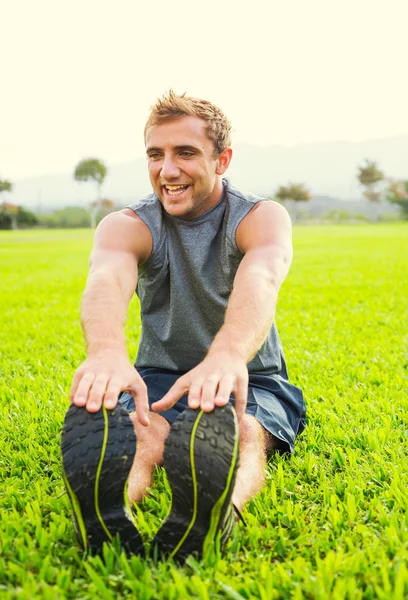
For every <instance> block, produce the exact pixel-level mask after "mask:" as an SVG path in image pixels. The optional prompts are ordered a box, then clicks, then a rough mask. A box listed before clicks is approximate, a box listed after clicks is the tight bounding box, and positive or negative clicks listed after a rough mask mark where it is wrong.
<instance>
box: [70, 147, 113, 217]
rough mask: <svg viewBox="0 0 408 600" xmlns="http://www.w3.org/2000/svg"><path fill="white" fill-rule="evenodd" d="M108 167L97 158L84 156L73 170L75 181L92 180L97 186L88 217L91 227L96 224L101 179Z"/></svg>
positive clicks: (102, 179) (99, 203)
mask: <svg viewBox="0 0 408 600" xmlns="http://www.w3.org/2000/svg"><path fill="white" fill-rule="evenodd" d="M107 172H108V169H107V167H106V165H105V164H104V163H103V162H102V161H101V160H99V159H98V158H86V159H85V160H81V161H80V162H79V163H78V164H77V166H76V167H75V171H74V179H75V180H76V181H89V180H91V181H93V182H95V183H96V186H97V198H96V200H95V202H93V203H92V205H91V210H90V218H91V228H92V229H95V226H96V215H97V213H98V211H99V209H100V206H101V201H102V196H101V189H102V184H103V181H104V179H105V177H106V174H107Z"/></svg>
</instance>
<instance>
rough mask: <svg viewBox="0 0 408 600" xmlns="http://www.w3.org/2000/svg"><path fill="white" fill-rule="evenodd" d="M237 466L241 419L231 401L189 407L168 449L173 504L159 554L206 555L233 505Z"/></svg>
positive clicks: (177, 422) (172, 432) (166, 465)
mask: <svg viewBox="0 0 408 600" xmlns="http://www.w3.org/2000/svg"><path fill="white" fill-rule="evenodd" d="M238 465H239V435H238V422H237V417H236V414H235V410H234V409H233V407H232V406H231V405H230V404H228V405H227V406H224V407H218V408H215V410H214V411H212V412H211V413H205V412H203V411H202V410H193V409H190V408H187V409H186V410H185V411H183V412H182V413H181V415H180V416H179V417H178V418H177V419H176V420H175V421H174V423H173V425H172V428H171V430H170V434H169V436H168V438H167V440H166V443H165V450H164V468H165V470H166V473H167V478H168V480H169V484H170V487H171V491H172V506H171V509H170V513H169V516H168V518H167V520H166V521H165V523H164V524H163V526H162V527H161V528H160V530H159V531H158V533H157V535H156V537H155V539H154V542H153V548H154V547H155V546H156V548H157V550H156V551H157V554H158V555H159V556H162V557H165V558H174V559H176V560H185V559H186V558H187V556H189V555H190V554H193V553H198V554H199V555H200V556H206V555H207V553H208V552H209V551H210V549H211V548H212V547H213V545H214V541H215V539H216V535H217V533H218V531H219V530H220V523H222V522H223V518H224V516H225V514H226V511H227V509H228V507H230V501H231V495H232V492H233V489H234V484H235V478H236V472H237V468H238Z"/></svg>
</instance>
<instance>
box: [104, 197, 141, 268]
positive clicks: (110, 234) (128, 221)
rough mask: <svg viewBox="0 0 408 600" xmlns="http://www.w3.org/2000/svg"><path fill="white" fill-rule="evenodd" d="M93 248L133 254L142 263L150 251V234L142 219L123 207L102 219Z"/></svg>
mask: <svg viewBox="0 0 408 600" xmlns="http://www.w3.org/2000/svg"><path fill="white" fill-rule="evenodd" d="M94 249H103V250H105V251H112V252H118V253H119V252H122V253H128V254H133V255H134V256H135V257H136V258H137V259H138V261H139V262H141V263H143V262H145V261H146V260H147V259H148V258H149V256H150V254H151V251H152V235H151V233H150V229H149V228H148V227H147V225H146V224H145V223H144V222H143V220H142V219H141V218H140V217H139V216H138V215H137V214H136V213H135V212H134V211H133V210H132V209H130V208H125V209H123V210H120V211H116V212H113V213H110V214H109V215H107V216H106V217H104V218H103V219H102V221H101V222H100V223H99V225H98V227H97V229H96V233H95V243H94Z"/></svg>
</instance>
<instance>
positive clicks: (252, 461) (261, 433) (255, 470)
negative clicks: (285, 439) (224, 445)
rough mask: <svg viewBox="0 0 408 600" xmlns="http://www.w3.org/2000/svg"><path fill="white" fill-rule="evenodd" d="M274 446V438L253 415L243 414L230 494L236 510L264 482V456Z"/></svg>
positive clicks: (259, 489) (239, 508) (240, 508)
mask: <svg viewBox="0 0 408 600" xmlns="http://www.w3.org/2000/svg"><path fill="white" fill-rule="evenodd" d="M274 447H275V438H274V437H273V436H272V435H271V434H270V433H269V432H268V431H266V429H265V428H264V427H262V425H261V424H260V423H259V422H258V421H257V420H256V419H255V417H253V416H251V415H248V414H245V415H244V416H243V418H242V420H241V423H240V467H239V469H238V473H237V479H236V483H235V488H234V493H233V495H232V502H233V503H234V504H235V506H236V507H237V508H238V510H242V508H243V506H244V504H245V502H247V501H248V500H249V499H250V498H252V496H255V494H257V493H258V492H260V491H261V489H262V487H263V485H264V482H265V467H266V457H267V454H268V452H270V451H271V450H272V449H273V448H274Z"/></svg>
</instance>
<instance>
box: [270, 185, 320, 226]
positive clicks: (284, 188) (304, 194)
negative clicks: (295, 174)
mask: <svg viewBox="0 0 408 600" xmlns="http://www.w3.org/2000/svg"><path fill="white" fill-rule="evenodd" d="M275 198H276V199H277V200H279V201H280V202H282V204H284V205H285V203H286V202H287V201H289V202H290V201H291V202H293V203H294V205H293V210H292V211H289V206H288V211H289V212H291V213H292V214H291V217H292V221H296V212H297V211H296V204H297V203H298V202H309V200H310V199H311V194H310V191H309V190H308V189H307V188H306V187H305V185H304V184H303V183H290V182H289V183H288V185H281V186H279V188H278V191H277V192H276V194H275Z"/></svg>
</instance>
